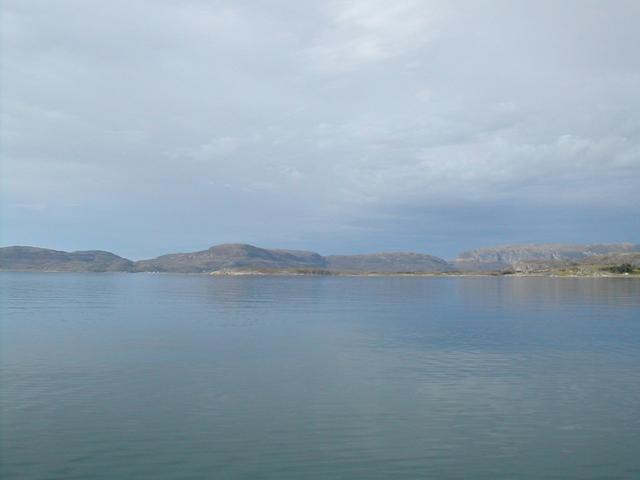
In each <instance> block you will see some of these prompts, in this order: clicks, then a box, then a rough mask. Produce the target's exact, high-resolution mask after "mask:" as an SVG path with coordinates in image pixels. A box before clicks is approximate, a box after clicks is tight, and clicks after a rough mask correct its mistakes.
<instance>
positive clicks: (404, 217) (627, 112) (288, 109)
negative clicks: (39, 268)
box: [0, 0, 640, 258]
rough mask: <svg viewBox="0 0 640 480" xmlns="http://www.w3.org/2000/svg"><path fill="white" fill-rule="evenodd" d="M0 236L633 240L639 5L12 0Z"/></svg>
mask: <svg viewBox="0 0 640 480" xmlns="http://www.w3.org/2000/svg"><path fill="white" fill-rule="evenodd" d="M1 15H2V25H1V27H2V28H1V32H2V33H1V38H0V42H1V48H2V60H1V70H0V72H1V78H0V82H1V83H0V87H1V92H2V98H1V100H2V102H1V108H2V117H1V124H0V125H1V130H2V143H1V146H2V163H1V165H0V166H1V170H0V173H1V175H2V190H1V199H0V200H1V204H2V233H1V241H2V242H1V243H2V244H3V245H10V244H26V245H38V246H44V247H50V248H58V249H64V250H76V249H94V248H99V249H105V250H110V251H113V252H115V253H118V254H121V255H124V256H128V257H130V258H142V257H149V256H155V255H158V254H161V253H167V252H172V251H189V250H197V249H203V248H207V247H209V246H211V245H214V244H217V243H223V242H248V243H253V244H256V245H259V246H265V247H283V248H285V247H286V248H303V249H309V250H315V251H319V252H320V253H323V254H329V253H356V252H367V251H385V250H386V251H395V250H414V251H419V252H426V253H433V254H436V255H440V256H444V257H447V258H450V257H453V256H455V254H456V253H457V252H458V251H460V250H464V249H469V248H474V247H480V246H490V245H494V244H505V243H522V242H576V243H589V242H609V241H635V242H639V241H640V213H639V212H640V51H639V46H640V28H639V26H638V19H639V18H640V2H639V1H637V0H630V1H615V0H603V1H588V0H583V1H561V2H558V1H555V0H554V1H540V0H535V1H533V0H532V1H513V0H508V1H481V0H480V1H458V2H455V1H454V2H452V1H449V0H448V1H421V0H394V1H377V0H362V1H361V0H356V1H317V2H311V1H300V0H276V1H269V2H266V1H242V2H237V1H214V0H210V1H186V0H180V1H178V0H176V1H161V0H135V1H131V0H126V1H120V0H95V1H88V0H78V1H68V0H56V1H50V0H41V1H32V0H5V1H4V2H2V6H1Z"/></svg>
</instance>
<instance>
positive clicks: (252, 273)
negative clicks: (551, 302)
mask: <svg viewBox="0 0 640 480" xmlns="http://www.w3.org/2000/svg"><path fill="white" fill-rule="evenodd" d="M0 273H82V274H123V273H126V274H142V275H186V276H193V275H195V276H208V277H440V278H460V277H463V278H487V277H488V278H532V277H537V278H629V279H640V274H639V273H631V274H625V273H611V272H602V273H600V272H598V273H588V274H587V273H582V274H580V273H563V272H515V273H501V272H295V271H285V270H283V271H260V270H235V271H218V270H216V271H213V272H128V271H125V270H122V271H103V272H98V271H96V272H92V271H73V270H13V269H6V270H5V269H0Z"/></svg>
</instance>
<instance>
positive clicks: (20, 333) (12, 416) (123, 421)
mask: <svg viewBox="0 0 640 480" xmlns="http://www.w3.org/2000/svg"><path fill="white" fill-rule="evenodd" d="M0 291H1V297H0V300H1V307H0V308H1V310H0V322H1V323H0V333H1V347H2V349H1V360H2V361H1V372H0V373H1V378H0V380H1V390H0V405H1V407H2V410H1V412H0V413H1V417H0V434H1V437H0V446H1V458H0V460H1V462H2V464H1V465H2V466H1V467H0V468H1V470H0V477H1V478H2V479H3V480H10V479H16V480H18V479H19V480H35V479H65V480H67V479H74V478H77V479H154V480H156V479H201V478H215V479H279V480H281V479H380V478H384V479H422V478H434V479H470V478H474V479H491V480H494V479H507V478H512V479H516V478H517V479H541V478H558V479H570V478H573V479H578V478H579V479H605V478H607V479H613V478H621V479H622V478H624V479H633V478H640V281H638V280H633V279H542V278H458V279H456V278H311V277H301V278H280V277H273V278H237V277H236V278H233V277H230V278H209V277H200V276H171V275H144V274H139V275H134V274H130V275H127V274H29V273H22V274H18V273H14V274H9V273H3V274H0Z"/></svg>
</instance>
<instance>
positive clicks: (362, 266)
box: [325, 252, 454, 273]
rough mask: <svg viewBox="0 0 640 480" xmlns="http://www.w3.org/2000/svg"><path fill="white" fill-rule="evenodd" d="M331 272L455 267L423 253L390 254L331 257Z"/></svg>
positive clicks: (422, 269) (450, 269)
mask: <svg viewBox="0 0 640 480" xmlns="http://www.w3.org/2000/svg"><path fill="white" fill-rule="evenodd" d="M325 258H326V259H327V261H328V268H329V270H333V271H340V272H353V273H364V272H379V273H402V272H416V273H417V272H450V271H452V270H454V267H453V266H452V265H451V264H450V263H448V262H447V261H446V260H443V259H441V258H438V257H434V256H432V255H426V254H422V253H406V252H390V253H371V254H364V255H329V256H328V257H325Z"/></svg>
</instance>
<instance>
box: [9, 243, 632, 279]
mask: <svg viewBox="0 0 640 480" xmlns="http://www.w3.org/2000/svg"><path fill="white" fill-rule="evenodd" d="M623 264H628V265H631V266H632V267H633V268H635V269H638V268H640V245H638V244H631V243H616V244H596V245H566V244H548V245H508V246H502V247H494V248H482V249H478V250H472V251H469V252H464V253H461V254H460V255H459V256H458V258H456V260H454V261H453V262H451V263H449V262H447V261H445V260H443V259H441V258H438V257H434V256H433V255H427V254H424V253H411V252H389V253H370V254H362V255H329V256H326V257H323V256H321V255H320V254H318V253H315V252H308V251H302V250H281V249H266V248H259V247H255V246H253V245H247V244H241V243H229V244H223V245H216V246H214V247H211V248H209V249H207V250H201V251H197V252H188V253H171V254H168V255H162V256H160V257H157V258H152V259H149V260H140V261H137V262H133V261H131V260H128V259H126V258H123V257H119V256H118V255H115V254H113V253H110V252H104V251H101V250H88V251H78V252H64V251H60V250H51V249H47V248H37V247H23V246H14V247H4V248H0V270H13V271H41V272H44V271H51V272H167V273H213V272H217V273H219V274H239V273H245V274H246V273H251V272H254V273H278V272H280V273H296V274H338V273H346V274H364V273H383V274H384V273H447V272H461V273H464V272H480V273H482V272H484V273H489V272H492V273H495V272H501V273H508V272H512V271H513V272H522V273H547V274H551V273H554V272H560V271H563V272H565V273H567V272H579V273H580V272H581V273H585V274H596V273H598V272H602V271H607V269H608V270H609V271H615V268H614V270H611V268H612V267H619V266H621V265H623Z"/></svg>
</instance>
